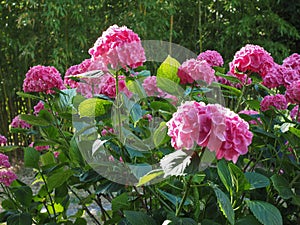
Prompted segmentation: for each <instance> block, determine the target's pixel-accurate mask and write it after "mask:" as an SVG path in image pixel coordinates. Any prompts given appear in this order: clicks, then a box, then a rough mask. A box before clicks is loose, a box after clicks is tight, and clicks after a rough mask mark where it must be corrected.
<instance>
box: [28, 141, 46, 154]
mask: <svg viewBox="0 0 300 225" xmlns="http://www.w3.org/2000/svg"><path fill="white" fill-rule="evenodd" d="M28 146H29V147H31V148H34V149H35V150H37V151H39V152H41V151H44V150H48V149H49V148H50V146H49V145H38V146H34V142H31V143H30V145H28Z"/></svg>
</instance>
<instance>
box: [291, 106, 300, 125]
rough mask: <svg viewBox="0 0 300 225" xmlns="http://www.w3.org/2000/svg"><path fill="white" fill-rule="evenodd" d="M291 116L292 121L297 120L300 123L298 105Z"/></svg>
mask: <svg viewBox="0 0 300 225" xmlns="http://www.w3.org/2000/svg"><path fill="white" fill-rule="evenodd" d="M290 116H291V118H292V120H296V119H297V118H298V120H297V122H300V111H299V105H296V106H295V107H294V108H293V109H292V110H291V112H290Z"/></svg>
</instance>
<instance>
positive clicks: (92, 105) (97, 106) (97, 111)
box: [78, 98, 112, 117]
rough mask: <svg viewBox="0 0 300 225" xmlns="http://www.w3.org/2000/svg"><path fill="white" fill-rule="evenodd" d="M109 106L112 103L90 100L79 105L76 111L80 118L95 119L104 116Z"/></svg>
mask: <svg viewBox="0 0 300 225" xmlns="http://www.w3.org/2000/svg"><path fill="white" fill-rule="evenodd" d="M111 105H112V103H111V102H110V101H108V100H104V99H99V98H90V99H86V100H84V101H83V102H81V103H80V104H79V106H78V111H79V115H80V117H97V116H102V115H104V114H105V113H106V112H107V111H108V107H110V106H111Z"/></svg>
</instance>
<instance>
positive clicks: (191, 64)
mask: <svg viewBox="0 0 300 225" xmlns="http://www.w3.org/2000/svg"><path fill="white" fill-rule="evenodd" d="M177 75H178V76H179V78H180V83H181V84H192V83H193V82H194V81H205V82H206V83H207V84H208V85H210V84H211V83H212V82H213V81H215V80H216V77H215V71H214V70H213V69H212V68H211V66H210V65H209V64H208V63H207V62H206V61H205V60H202V61H200V60H197V59H189V60H187V61H185V62H184V63H183V64H182V65H181V66H180V67H179V68H178V72H177Z"/></svg>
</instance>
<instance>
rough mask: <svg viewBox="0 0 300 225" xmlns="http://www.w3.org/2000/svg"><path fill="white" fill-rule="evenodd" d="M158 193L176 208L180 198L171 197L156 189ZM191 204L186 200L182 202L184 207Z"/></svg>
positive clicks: (171, 195)
mask: <svg viewBox="0 0 300 225" xmlns="http://www.w3.org/2000/svg"><path fill="white" fill-rule="evenodd" d="M157 190H158V191H159V193H160V194H161V195H162V196H163V197H164V198H165V199H167V200H168V201H170V202H171V203H172V204H173V205H174V206H178V205H179V204H180V202H181V200H182V198H181V197H179V196H176V195H173V194H170V193H168V192H165V191H162V190H160V189H157ZM190 204H192V201H191V200H190V199H189V198H187V199H186V200H185V202H184V205H190Z"/></svg>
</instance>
